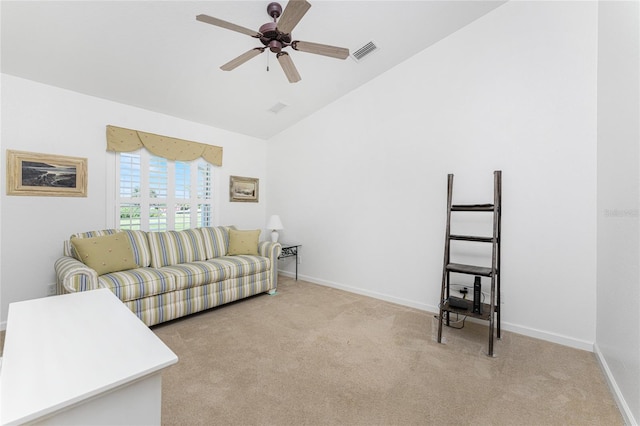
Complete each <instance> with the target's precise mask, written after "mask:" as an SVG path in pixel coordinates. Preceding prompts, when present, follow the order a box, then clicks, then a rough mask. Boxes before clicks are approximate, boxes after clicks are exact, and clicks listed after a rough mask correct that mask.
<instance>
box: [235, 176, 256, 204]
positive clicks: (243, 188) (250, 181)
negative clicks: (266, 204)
mask: <svg viewBox="0 0 640 426" xmlns="http://www.w3.org/2000/svg"><path fill="white" fill-rule="evenodd" d="M259 187H260V182H259V180H258V178H250V177H242V176H231V177H230V178H229V201H240V202H247V203H257V202H258V195H259V194H258V192H259Z"/></svg>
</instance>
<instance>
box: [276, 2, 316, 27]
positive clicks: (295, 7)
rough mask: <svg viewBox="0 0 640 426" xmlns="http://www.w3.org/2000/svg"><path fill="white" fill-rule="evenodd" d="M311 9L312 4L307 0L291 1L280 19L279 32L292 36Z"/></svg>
mask: <svg viewBox="0 0 640 426" xmlns="http://www.w3.org/2000/svg"><path fill="white" fill-rule="evenodd" d="M310 7H311V3H309V2H307V1H306V0H289V3H287V6H286V7H285V8H284V12H282V16H280V19H278V24H277V28H278V31H280V32H282V33H284V34H290V33H291V31H293V29H294V28H295V26H296V25H298V22H300V20H301V19H302V17H303V16H304V14H305V13H307V10H309V8H310Z"/></svg>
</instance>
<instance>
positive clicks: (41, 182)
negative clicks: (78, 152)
mask: <svg viewBox="0 0 640 426" xmlns="http://www.w3.org/2000/svg"><path fill="white" fill-rule="evenodd" d="M7 195H34V196H53V197H86V196H87V159H86V158H78V157H65V156H61V155H50V154H38V153H35V152H23V151H12V150H7Z"/></svg>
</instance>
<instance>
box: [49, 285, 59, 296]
mask: <svg viewBox="0 0 640 426" xmlns="http://www.w3.org/2000/svg"><path fill="white" fill-rule="evenodd" d="M56 287H57V286H56V285H55V284H49V285H48V286H47V296H55V295H56V294H57V292H58V291H57V288H56Z"/></svg>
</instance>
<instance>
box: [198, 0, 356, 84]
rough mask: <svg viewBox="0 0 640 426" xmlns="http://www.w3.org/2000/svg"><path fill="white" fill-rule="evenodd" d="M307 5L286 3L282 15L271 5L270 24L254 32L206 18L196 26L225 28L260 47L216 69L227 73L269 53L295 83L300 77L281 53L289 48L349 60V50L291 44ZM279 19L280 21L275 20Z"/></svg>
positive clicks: (300, 1) (300, 0) (292, 0)
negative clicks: (260, 43)
mask: <svg viewBox="0 0 640 426" xmlns="http://www.w3.org/2000/svg"><path fill="white" fill-rule="evenodd" d="M310 7H311V4H310V3H309V2H307V1H306V0H289V2H288V3H287V7H286V8H285V9H284V12H283V11H282V6H281V5H280V4H279V3H276V2H272V3H269V5H268V6H267V13H268V14H269V16H271V18H273V22H267V23H266V24H264V25H262V26H261V27H260V29H259V30H258V31H254V30H251V29H249V28H245V27H242V26H240V25H236V24H232V23H231V22H227V21H223V20H222V19H218V18H214V17H212V16H209V15H198V16H196V19H197V20H198V21H200V22H205V23H207V24H211V25H215V26H217V27H221V28H226V29H228V30H231V31H236V32H239V33H242V34H246V35H248V36H251V37H254V38H257V39H260V41H261V42H262V44H263V45H264V47H256V48H253V49H251V50H249V51H248V52H245V53H243V54H242V55H240V56H238V57H237V58H235V59H232V60H231V61H229V62H227V63H226V64H224V65H222V66H221V67H220V69H222V70H224V71H231V70H233V69H235V68H237V67H238V66H240V65H242V64H244V63H245V62H247V61H248V60H249V59H251V58H254V57H255V56H258V55H259V54H261V53H262V52H264V51H265V49H267V48H268V49H269V50H270V51H271V52H273V53H275V54H276V58H277V59H278V62H279V63H280V66H282V69H283V70H284V73H285V75H286V76H287V79H288V80H289V82H290V83H296V82H298V81H300V80H301V77H300V74H299V73H298V70H297V69H296V67H295V65H294V64H293V60H292V59H291V57H290V56H289V54H288V53H287V52H283V51H282V49H284V48H286V47H289V46H291V48H292V49H293V50H298V51H300V52H307V53H314V54H316V55H324V56H329V57H331V58H337V59H346V58H347V57H348V56H349V49H346V48H344V47H336V46H329V45H327V44H319V43H312V42H309V41H299V40H293V37H292V36H291V31H293V29H294V28H295V26H296V25H298V22H300V20H301V19H302V17H303V16H304V15H305V13H307V11H308V10H309V8H310ZM278 18H280V19H278Z"/></svg>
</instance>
